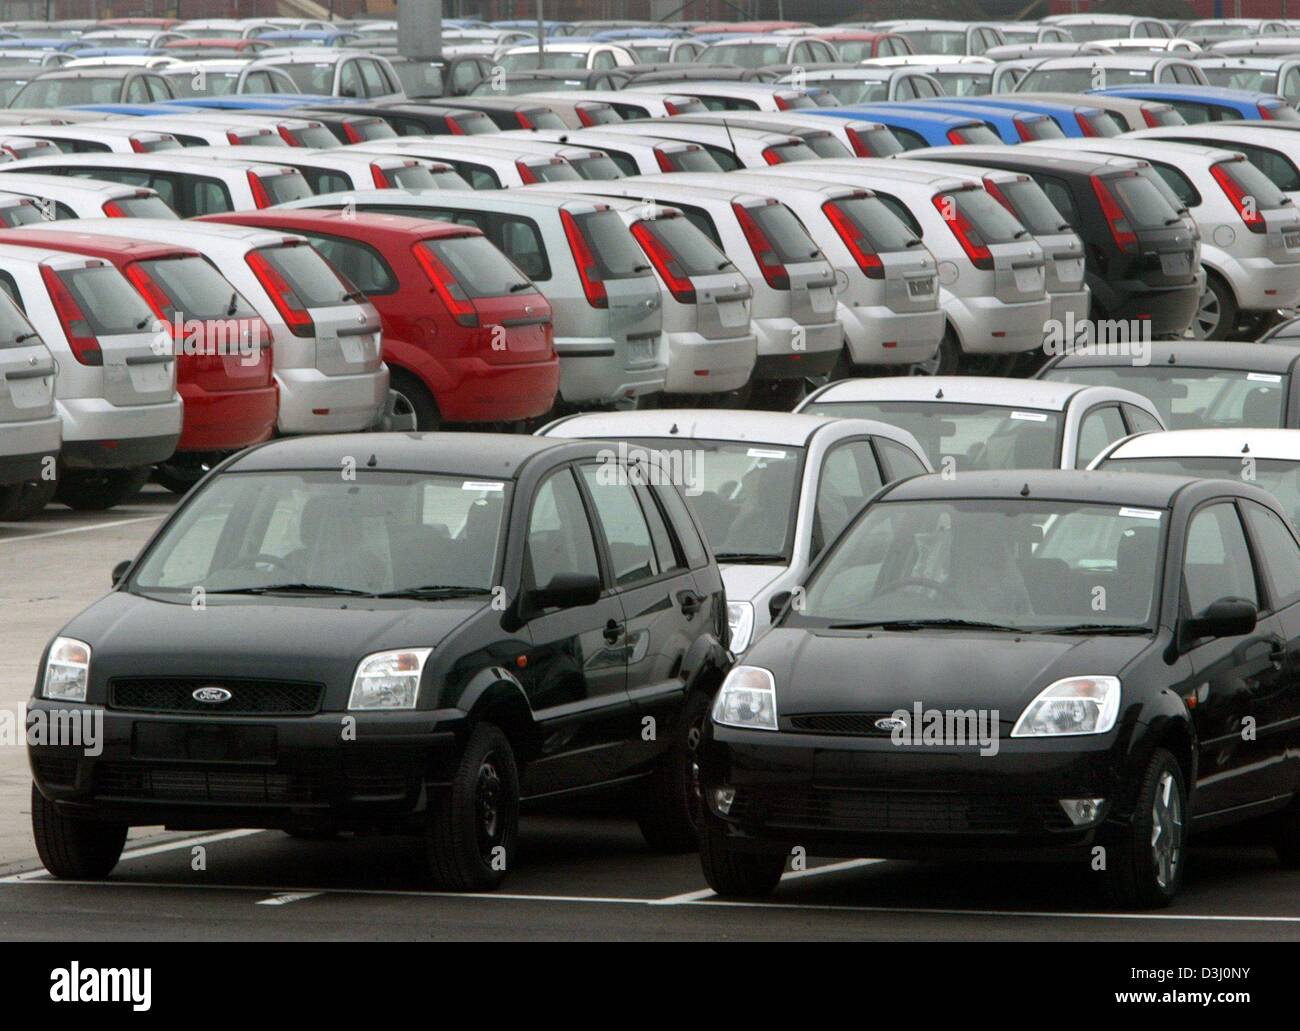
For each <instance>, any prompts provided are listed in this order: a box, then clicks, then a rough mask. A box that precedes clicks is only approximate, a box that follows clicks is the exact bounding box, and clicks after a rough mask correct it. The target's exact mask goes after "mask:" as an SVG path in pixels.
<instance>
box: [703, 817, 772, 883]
mask: <svg viewBox="0 0 1300 1031" xmlns="http://www.w3.org/2000/svg"><path fill="white" fill-rule="evenodd" d="M700 868H701V869H702V870H703V871H704V879H705V881H707V882H708V885H709V887H710V888H712V889H713V890H714V891H715V892H716V893H717V894H719V895H722V896H724V897H727V898H760V897H762V896H764V895H770V894H772V892H773V891H775V890H776V886H777V884H778V883H780V880H781V874H783V873H784V872H785V856H783V855H773V854H770V853H764V852H741V851H738V850H736V849H734V848H733V847H732V846H731V845H730V843H729V842H728V841H727V838H726V836H725V835H723V834H720V833H718V831H716V830H714V829H713V828H711V827H707V826H706V827H705V828H704V829H703V830H702V831H701V832H700Z"/></svg>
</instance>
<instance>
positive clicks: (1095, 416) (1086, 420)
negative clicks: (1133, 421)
mask: <svg viewBox="0 0 1300 1031" xmlns="http://www.w3.org/2000/svg"><path fill="white" fill-rule="evenodd" d="M1126 436H1128V429H1127V427H1125V425H1124V420H1123V418H1121V417H1120V414H1119V406H1118V405H1106V406H1105V407H1104V408H1094V409H1093V410H1092V411H1091V412H1089V413H1088V414H1087V415H1085V416H1084V417H1083V424H1082V425H1081V426H1080V427H1079V451H1078V454H1076V455H1075V459H1074V467H1075V468H1076V469H1083V468H1085V467H1086V466H1087V465H1088V463H1089V462H1091V461H1092V460H1093V459H1094V458H1096V457H1097V456H1098V455H1099V454H1101V452H1102V449H1103V448H1104V447H1105V446H1106V445H1107V444H1110V443H1112V442H1113V441H1116V440H1119V439H1120V437H1126Z"/></svg>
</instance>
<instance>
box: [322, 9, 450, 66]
mask: <svg viewBox="0 0 1300 1031" xmlns="http://www.w3.org/2000/svg"><path fill="white" fill-rule="evenodd" d="M333 7H334V3H333V0H331V3H330V11H331V14H332V13H333ZM397 52H398V53H399V54H401V55H402V56H403V57H407V58H410V59H411V60H413V61H423V60H432V59H434V58H437V57H440V56H442V0H402V2H401V3H400V4H398V5H397Z"/></svg>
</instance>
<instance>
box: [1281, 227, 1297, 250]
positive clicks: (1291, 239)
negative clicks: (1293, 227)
mask: <svg viewBox="0 0 1300 1031" xmlns="http://www.w3.org/2000/svg"><path fill="white" fill-rule="evenodd" d="M1282 246H1283V247H1285V248H1286V249H1287V250H1288V251H1295V250H1300V231H1298V232H1286V233H1283V234H1282Z"/></svg>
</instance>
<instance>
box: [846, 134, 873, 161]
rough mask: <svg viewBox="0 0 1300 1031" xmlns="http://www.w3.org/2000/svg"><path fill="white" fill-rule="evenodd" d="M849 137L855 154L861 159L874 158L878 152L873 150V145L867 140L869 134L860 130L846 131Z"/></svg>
mask: <svg viewBox="0 0 1300 1031" xmlns="http://www.w3.org/2000/svg"><path fill="white" fill-rule="evenodd" d="M845 131H846V132H847V133H848V135H849V143H851V144H852V145H853V153H854V154H856V155H857V156H858V157H860V158H873V157H875V156H876V152H875V151H874V150H872V149H871V143H870V141H869V140H868V139H867V134H866V133H865V132H863V131H862V130H860V129H846V130H845Z"/></svg>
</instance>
